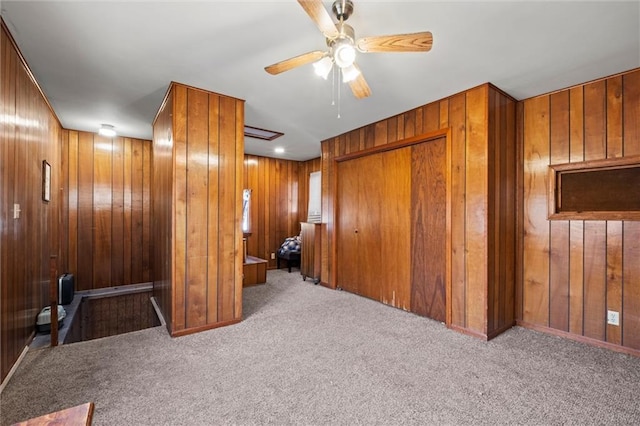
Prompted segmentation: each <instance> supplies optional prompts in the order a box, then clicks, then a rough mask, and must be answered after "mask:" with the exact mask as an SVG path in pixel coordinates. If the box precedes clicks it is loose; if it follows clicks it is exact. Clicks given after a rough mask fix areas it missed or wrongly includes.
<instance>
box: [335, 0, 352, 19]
mask: <svg viewBox="0 0 640 426" xmlns="http://www.w3.org/2000/svg"><path fill="white" fill-rule="evenodd" d="M331 10H332V11H333V14H334V15H336V18H338V20H339V21H346V20H347V19H349V16H351V14H352V13H353V2H352V1H351V0H336V1H334V2H333V7H332V8H331Z"/></svg>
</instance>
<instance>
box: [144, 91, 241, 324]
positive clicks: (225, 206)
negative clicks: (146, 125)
mask: <svg viewBox="0 0 640 426" xmlns="http://www.w3.org/2000/svg"><path fill="white" fill-rule="evenodd" d="M243 128H244V101H242V100H239V99H235V98H231V97H228V96H223V95H219V94H216V93H212V92H208V91H206V90H202V89H197V88H193V87H189V86H185V85H182V84H178V83H172V84H171V86H170V88H169V91H168V93H167V96H166V98H165V101H164V103H163V105H162V107H161V108H160V111H159V113H158V115H157V117H156V120H155V122H154V138H153V182H154V185H153V188H154V191H155V192H154V196H153V217H154V236H155V239H156V240H155V242H154V246H155V249H154V250H155V252H154V255H155V256H154V260H155V262H154V294H155V296H156V298H157V299H158V302H159V305H160V307H161V309H162V311H163V315H164V316H165V319H166V321H167V327H168V328H169V331H170V333H171V334H172V335H173V336H179V335H184V334H189V333H193V332H197V331H202V330H206V329H210V328H215V327H219V326H223V325H228V324H232V323H235V322H238V321H240V320H241V318H242V230H241V227H240V221H241V217H242V188H243V158H244V131H243Z"/></svg>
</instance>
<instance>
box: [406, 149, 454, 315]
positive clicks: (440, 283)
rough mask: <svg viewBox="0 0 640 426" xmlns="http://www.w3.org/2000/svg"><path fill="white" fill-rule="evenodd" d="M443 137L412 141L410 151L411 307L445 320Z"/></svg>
mask: <svg viewBox="0 0 640 426" xmlns="http://www.w3.org/2000/svg"><path fill="white" fill-rule="evenodd" d="M446 143H447V142H446V138H439V139H435V140H432V141H428V142H424V143H421V144H417V145H414V146H413V147H412V153H411V174H412V177H411V181H412V190H411V311H412V312H415V313H416V314H418V315H422V316H426V317H429V318H433V319H435V320H438V321H442V322H444V321H445V316H446V315H445V312H446V311H445V300H446V298H445V297H446V266H447V265H446V246H447V234H446V232H447V223H446V220H447V197H446V195H447V193H446V191H447V187H446V174H447V164H446V157H447V155H446Z"/></svg>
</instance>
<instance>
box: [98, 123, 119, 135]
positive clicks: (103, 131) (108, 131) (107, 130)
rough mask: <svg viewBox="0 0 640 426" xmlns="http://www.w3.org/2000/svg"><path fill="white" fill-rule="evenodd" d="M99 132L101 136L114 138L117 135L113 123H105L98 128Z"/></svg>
mask: <svg viewBox="0 0 640 426" xmlns="http://www.w3.org/2000/svg"><path fill="white" fill-rule="evenodd" d="M98 134H99V135H101V136H106V137H108V138H112V137H114V136H115V135H116V129H115V128H114V127H113V126H112V125H111V124H103V125H101V126H100V128H99V129H98Z"/></svg>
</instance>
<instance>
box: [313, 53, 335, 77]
mask: <svg viewBox="0 0 640 426" xmlns="http://www.w3.org/2000/svg"><path fill="white" fill-rule="evenodd" d="M331 68H333V59H331V57H330V56H325V57H324V58H322V59H320V60H319V61H317V62H314V63H313V69H314V71H315V73H316V75H319V76H320V77H322V78H324V79H325V80H326V79H327V77H328V76H329V73H330V72H331Z"/></svg>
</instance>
